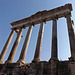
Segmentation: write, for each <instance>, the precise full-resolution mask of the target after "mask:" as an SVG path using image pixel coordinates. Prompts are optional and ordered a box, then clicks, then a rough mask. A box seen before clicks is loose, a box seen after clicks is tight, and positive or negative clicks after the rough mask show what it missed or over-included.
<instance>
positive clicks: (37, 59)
mask: <svg viewBox="0 0 75 75" xmlns="http://www.w3.org/2000/svg"><path fill="white" fill-rule="evenodd" d="M39 61H40V59H39V58H35V59H33V60H32V63H33V62H39Z"/></svg>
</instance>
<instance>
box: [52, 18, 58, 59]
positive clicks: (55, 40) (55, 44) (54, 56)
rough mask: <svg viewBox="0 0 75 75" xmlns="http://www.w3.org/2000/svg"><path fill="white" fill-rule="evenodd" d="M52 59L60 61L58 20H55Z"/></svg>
mask: <svg viewBox="0 0 75 75" xmlns="http://www.w3.org/2000/svg"><path fill="white" fill-rule="evenodd" d="M51 59H55V60H56V59H58V53H57V19H56V18H53V27H52V49H51Z"/></svg>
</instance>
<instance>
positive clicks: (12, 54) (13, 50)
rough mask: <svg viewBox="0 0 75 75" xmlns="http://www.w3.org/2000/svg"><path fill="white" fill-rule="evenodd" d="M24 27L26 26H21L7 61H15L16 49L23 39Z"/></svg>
mask: <svg viewBox="0 0 75 75" xmlns="http://www.w3.org/2000/svg"><path fill="white" fill-rule="evenodd" d="M23 29H24V28H20V30H19V32H18V34H17V37H16V40H15V42H14V44H13V47H12V49H11V52H10V54H9V57H8V59H7V61H6V63H12V62H13V59H14V57H15V54H16V51H17V48H18V45H19V42H20V39H21V35H22V32H23Z"/></svg>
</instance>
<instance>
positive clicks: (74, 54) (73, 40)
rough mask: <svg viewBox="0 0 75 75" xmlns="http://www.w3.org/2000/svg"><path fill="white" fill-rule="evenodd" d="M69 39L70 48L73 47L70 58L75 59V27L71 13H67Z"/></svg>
mask: <svg viewBox="0 0 75 75" xmlns="http://www.w3.org/2000/svg"><path fill="white" fill-rule="evenodd" d="M66 20H67V27H68V34H69V41H70V49H71V58H70V60H75V36H74V28H73V24H72V20H71V17H70V15H69V14H67V15H66Z"/></svg>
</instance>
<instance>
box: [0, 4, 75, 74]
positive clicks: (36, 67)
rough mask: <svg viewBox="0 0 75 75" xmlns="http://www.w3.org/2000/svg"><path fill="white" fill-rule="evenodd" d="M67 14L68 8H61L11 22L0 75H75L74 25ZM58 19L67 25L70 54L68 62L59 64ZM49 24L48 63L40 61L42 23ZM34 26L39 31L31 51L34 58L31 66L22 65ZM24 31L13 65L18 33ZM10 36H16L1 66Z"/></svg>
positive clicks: (1, 55) (70, 8) (69, 5)
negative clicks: (50, 25) (50, 35)
mask: <svg viewBox="0 0 75 75" xmlns="http://www.w3.org/2000/svg"><path fill="white" fill-rule="evenodd" d="M71 11H72V5H71V4H65V5H64V6H61V7H58V8H55V9H52V10H48V11H46V10H45V11H39V12H37V13H36V14H34V15H32V16H30V17H27V18H24V19H21V20H19V21H15V22H12V23H11V25H12V28H11V29H12V30H11V33H10V35H9V37H8V39H7V41H6V44H5V45H4V47H3V50H2V52H1V54H0V75H75V46H74V45H75V34H74V23H73V20H71ZM62 17H65V18H66V21H67V27H68V35H69V41H70V50H71V57H70V58H69V60H66V61H59V59H58V48H57V20H58V18H62ZM51 20H52V22H53V23H52V26H53V28H52V48H51V58H50V59H49V62H47V61H40V55H41V46H42V39H43V30H44V23H45V22H47V21H51ZM36 24H40V28H39V33H38V39H37V44H36V49H35V55H34V58H33V60H32V62H31V63H25V56H26V52H27V48H28V44H29V40H30V36H31V33H32V29H33V27H34V26H35V25H36ZM26 27H29V28H28V32H27V34H26V37H25V40H24V44H23V47H22V50H21V53H20V56H19V59H18V60H17V62H16V63H13V60H14V57H15V54H16V51H17V48H18V45H19V42H20V40H21V36H22V32H23V30H24V29H25V28H26ZM14 32H16V33H17V37H16V39H15V42H14V44H13V47H12V49H11V52H10V54H9V56H8V59H7V60H6V61H5V63H4V64H3V63H2V62H3V59H4V57H5V54H6V52H7V50H8V47H9V45H10V42H11V40H12V38H13V35H14Z"/></svg>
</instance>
